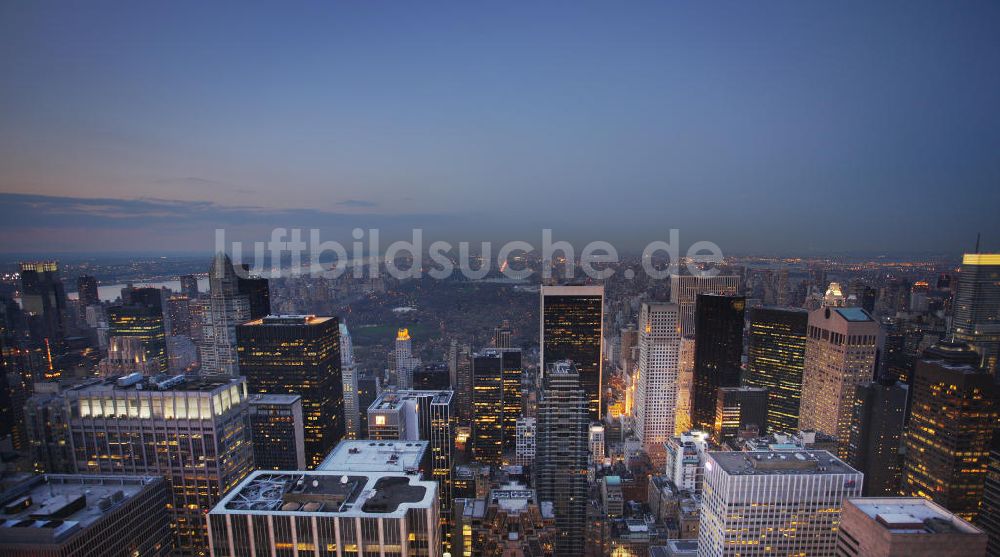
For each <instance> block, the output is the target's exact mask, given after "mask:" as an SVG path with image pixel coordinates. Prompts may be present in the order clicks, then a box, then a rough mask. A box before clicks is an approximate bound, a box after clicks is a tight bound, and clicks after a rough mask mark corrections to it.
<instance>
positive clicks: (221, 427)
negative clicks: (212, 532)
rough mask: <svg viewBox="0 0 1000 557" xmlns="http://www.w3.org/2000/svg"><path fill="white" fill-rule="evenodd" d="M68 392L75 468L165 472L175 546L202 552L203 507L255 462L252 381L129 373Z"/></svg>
mask: <svg viewBox="0 0 1000 557" xmlns="http://www.w3.org/2000/svg"><path fill="white" fill-rule="evenodd" d="M62 396H64V397H65V399H66V401H65V406H66V407H67V408H69V411H70V414H69V423H68V425H67V427H68V430H69V438H70V443H71V444H72V447H73V454H74V457H75V463H76V472H77V473H85V474H113V475H135V474H141V475H152V476H164V477H165V478H166V479H167V481H168V482H169V485H170V489H171V493H170V496H169V502H170V507H169V510H170V514H171V518H170V522H171V527H172V528H173V531H174V541H175V549H176V550H177V553H178V554H180V555H197V554H200V553H202V552H204V549H205V547H207V536H206V534H207V532H206V529H205V516H206V515H205V513H206V512H208V510H209V509H211V508H212V506H213V505H215V503H216V502H218V501H219V499H220V498H221V497H222V494H223V493H226V492H227V491H229V489H231V488H232V487H233V486H235V485H236V484H237V483H239V482H240V480H242V479H243V477H244V476H246V474H247V473H249V472H250V470H251V468H252V466H253V448H252V445H251V439H250V432H249V430H248V429H247V428H246V422H247V393H246V382H245V381H244V380H243V379H226V378H219V379H217V380H207V379H192V380H187V379H185V378H184V377H183V376H179V377H174V378H170V379H167V380H164V381H156V380H153V379H152V378H145V379H144V378H142V377H138V376H129V377H125V378H122V379H119V380H118V381H117V382H116V381H114V380H109V381H100V382H98V383H96V384H90V385H88V386H86V387H83V388H79V389H68V390H65V391H63V393H62Z"/></svg>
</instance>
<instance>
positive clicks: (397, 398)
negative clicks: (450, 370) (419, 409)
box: [368, 389, 454, 411]
mask: <svg viewBox="0 0 1000 557" xmlns="http://www.w3.org/2000/svg"><path fill="white" fill-rule="evenodd" d="M453 394H454V391H448V390H444V391H422V390H418V389H403V390H398V391H385V392H383V393H382V394H380V395H379V396H378V398H376V399H375V402H373V403H372V405H371V406H369V407H368V410H369V411H376V410H395V409H398V408H400V407H402V405H403V403H404V402H406V401H408V400H416V399H418V398H423V397H426V396H430V397H433V400H432V403H434V404H450V403H451V397H452V395H453Z"/></svg>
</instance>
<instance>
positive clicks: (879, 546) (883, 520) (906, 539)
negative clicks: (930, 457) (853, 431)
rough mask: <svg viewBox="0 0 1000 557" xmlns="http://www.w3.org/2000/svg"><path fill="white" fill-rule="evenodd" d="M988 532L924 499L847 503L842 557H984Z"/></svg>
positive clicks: (839, 549) (864, 499) (870, 499)
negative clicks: (903, 556)
mask: <svg viewBox="0 0 1000 557" xmlns="http://www.w3.org/2000/svg"><path fill="white" fill-rule="evenodd" d="M985 552H986V534H984V533H983V532H982V531H981V530H979V529H978V528H976V527H975V526H973V525H971V524H969V523H968V522H966V521H964V520H962V519H961V518H959V517H957V516H955V515H954V514H952V513H950V512H948V511H947V510H945V509H944V508H943V507H941V506H939V505H936V504H934V503H932V502H931V501H928V500H926V499H921V498H919V497H862V498H859V499H848V500H846V501H844V511H843V513H842V515H841V522H840V532H839V534H838V539H837V556H838V557H894V556H897V555H906V556H909V557H979V556H982V555H984V554H985Z"/></svg>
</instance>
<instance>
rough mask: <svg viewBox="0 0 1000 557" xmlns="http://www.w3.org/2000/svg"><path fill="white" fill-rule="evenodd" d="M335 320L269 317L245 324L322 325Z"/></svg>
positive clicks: (289, 316) (293, 316)
mask: <svg viewBox="0 0 1000 557" xmlns="http://www.w3.org/2000/svg"><path fill="white" fill-rule="evenodd" d="M331 319H333V317H317V316H315V315H268V316H267V317H263V318H261V319H254V320H253V321H248V322H246V323H244V324H243V326H244V327H246V326H248V325H249V326H260V325H320V324H322V323H326V322H327V321H329V320H331Z"/></svg>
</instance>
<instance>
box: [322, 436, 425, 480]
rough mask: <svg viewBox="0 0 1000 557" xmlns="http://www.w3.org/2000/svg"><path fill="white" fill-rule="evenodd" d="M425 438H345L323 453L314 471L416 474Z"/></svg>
mask: <svg viewBox="0 0 1000 557" xmlns="http://www.w3.org/2000/svg"><path fill="white" fill-rule="evenodd" d="M428 444H429V443H428V442H427V441H371V440H367V439H359V440H344V441H341V442H340V443H338V444H337V446H336V447H334V448H333V450H332V451H330V454H328V455H326V458H324V459H323V462H322V463H320V465H319V466H318V467H317V468H316V469H317V470H341V471H348V472H399V473H416V472H418V471H419V470H420V462H421V460H423V458H424V455H425V454H426V452H427V446H428Z"/></svg>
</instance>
